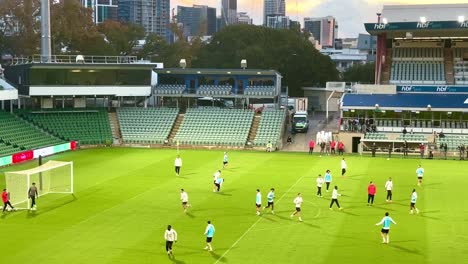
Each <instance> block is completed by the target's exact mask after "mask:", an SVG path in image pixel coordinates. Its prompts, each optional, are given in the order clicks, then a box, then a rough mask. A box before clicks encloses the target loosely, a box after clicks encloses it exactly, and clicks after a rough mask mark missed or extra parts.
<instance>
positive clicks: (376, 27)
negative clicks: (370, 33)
mask: <svg viewBox="0 0 468 264" xmlns="http://www.w3.org/2000/svg"><path fill="white" fill-rule="evenodd" d="M385 26H386V24H384V23H376V24H375V25H374V29H378V30H381V29H385Z"/></svg>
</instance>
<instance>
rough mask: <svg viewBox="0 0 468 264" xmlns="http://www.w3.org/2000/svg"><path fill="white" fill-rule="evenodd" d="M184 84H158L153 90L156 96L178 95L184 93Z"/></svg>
mask: <svg viewBox="0 0 468 264" xmlns="http://www.w3.org/2000/svg"><path fill="white" fill-rule="evenodd" d="M185 88H186V87H185V85H184V84H158V85H157V86H156V87H155V88H154V93H155V94H157V95H180V94H182V93H183V92H184V91H185Z"/></svg>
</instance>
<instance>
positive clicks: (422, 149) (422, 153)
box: [419, 143, 426, 159]
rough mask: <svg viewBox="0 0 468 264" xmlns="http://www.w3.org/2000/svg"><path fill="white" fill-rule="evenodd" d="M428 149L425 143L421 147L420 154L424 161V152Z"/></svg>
mask: <svg viewBox="0 0 468 264" xmlns="http://www.w3.org/2000/svg"><path fill="white" fill-rule="evenodd" d="M425 149H426V146H424V144H423V143H421V144H420V145H419V153H420V154H421V159H424V150H425Z"/></svg>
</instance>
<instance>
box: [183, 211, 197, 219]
mask: <svg viewBox="0 0 468 264" xmlns="http://www.w3.org/2000/svg"><path fill="white" fill-rule="evenodd" d="M185 214H186V215H187V216H188V217H190V218H195V215H194V214H192V213H190V212H186V213H185Z"/></svg>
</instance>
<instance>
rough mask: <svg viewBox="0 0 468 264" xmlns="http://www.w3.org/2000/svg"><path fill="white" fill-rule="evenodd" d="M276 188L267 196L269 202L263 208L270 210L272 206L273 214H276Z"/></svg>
mask: <svg viewBox="0 0 468 264" xmlns="http://www.w3.org/2000/svg"><path fill="white" fill-rule="evenodd" d="M274 200H275V188H271V189H270V192H269V193H268V194H267V201H268V205H267V206H265V207H263V209H266V208H270V206H271V213H272V214H274V213H275V211H274V210H275V204H274V203H275V202H274Z"/></svg>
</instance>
